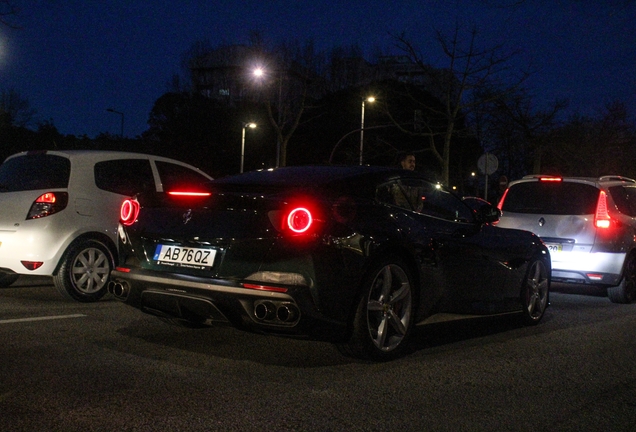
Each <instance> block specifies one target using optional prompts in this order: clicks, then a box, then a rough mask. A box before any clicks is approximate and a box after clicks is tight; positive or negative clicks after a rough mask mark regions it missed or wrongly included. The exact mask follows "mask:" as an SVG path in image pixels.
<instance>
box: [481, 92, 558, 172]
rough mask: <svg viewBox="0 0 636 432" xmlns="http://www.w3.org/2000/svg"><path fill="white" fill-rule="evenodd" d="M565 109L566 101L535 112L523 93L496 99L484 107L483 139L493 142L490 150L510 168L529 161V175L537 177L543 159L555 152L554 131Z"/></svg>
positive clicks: (528, 96)
mask: <svg viewBox="0 0 636 432" xmlns="http://www.w3.org/2000/svg"><path fill="white" fill-rule="evenodd" d="M567 105H568V101H567V100H565V99H559V100H556V101H555V102H554V103H552V104H551V105H550V106H548V107H546V108H545V109H538V108H536V107H535V106H534V103H533V98H532V97H531V95H530V94H529V93H528V92H527V90H525V89H519V90H517V91H516V92H514V93H511V94H508V95H505V96H504V97H501V98H498V99H496V100H495V101H493V103H492V104H488V105H487V106H485V107H484V108H485V111H486V112H487V114H486V117H487V119H486V120H485V122H484V123H485V128H486V135H488V136H489V137H490V139H491V140H492V149H494V150H496V151H497V152H498V153H499V154H500V155H502V156H503V157H504V159H505V160H507V161H508V165H509V166H516V167H523V165H524V161H528V160H529V161H531V163H532V166H531V168H530V170H531V172H532V173H535V174H538V173H540V172H541V171H542V158H543V155H544V154H546V153H547V152H550V151H554V148H555V144H554V136H553V131H554V130H555V129H556V128H557V127H558V121H557V118H558V115H559V113H561V112H562V111H563V110H564V109H565V108H566V107H567ZM522 171H523V170H522ZM507 174H508V175H509V176H515V174H521V173H513V172H508V173H507ZM523 174H525V172H524V173H523Z"/></svg>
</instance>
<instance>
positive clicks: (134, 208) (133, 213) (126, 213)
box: [119, 198, 139, 226]
mask: <svg viewBox="0 0 636 432" xmlns="http://www.w3.org/2000/svg"><path fill="white" fill-rule="evenodd" d="M137 216H139V201H137V200H135V199H132V198H129V199H127V200H125V201H124V202H123V203H122V204H121V209H120V212H119V222H121V224H122V225H125V226H130V225H132V224H134V223H135V221H136V220H137Z"/></svg>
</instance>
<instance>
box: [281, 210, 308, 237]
mask: <svg viewBox="0 0 636 432" xmlns="http://www.w3.org/2000/svg"><path fill="white" fill-rule="evenodd" d="M313 223H314V218H313V216H312V214H311V211H309V210H308V209H306V208H304V207H296V208H293V209H292V210H291V211H290V212H289V214H288V215H287V228H289V229H290V230H292V232H294V233H296V234H303V233H306V232H307V231H309V229H310V228H311V226H312V225H313Z"/></svg>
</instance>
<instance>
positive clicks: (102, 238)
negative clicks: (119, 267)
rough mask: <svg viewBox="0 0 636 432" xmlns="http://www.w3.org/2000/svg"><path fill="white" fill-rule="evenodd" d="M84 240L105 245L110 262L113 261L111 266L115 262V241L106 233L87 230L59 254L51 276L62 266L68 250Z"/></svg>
mask: <svg viewBox="0 0 636 432" xmlns="http://www.w3.org/2000/svg"><path fill="white" fill-rule="evenodd" d="M84 241H96V242H99V243H101V244H102V245H103V246H105V247H106V249H107V250H108V252H109V253H110V258H111V262H112V263H113V267H114V265H115V264H117V246H116V245H115V242H114V241H113V240H112V239H111V238H110V237H109V236H107V235H106V234H104V233H101V232H87V233H84V234H82V235H80V236H78V237H77V238H75V239H74V240H73V241H72V242H71V243H70V244H69V245H68V246H67V247H66V249H65V250H64V253H63V254H62V255H61V257H60V260H59V261H58V263H57V265H56V266H55V271H54V272H53V276H55V275H57V273H58V272H59V270H60V267H61V266H62V263H63V262H64V260H65V259H66V257H67V256H68V253H69V251H70V250H71V249H72V248H74V247H75V246H76V245H78V244H79V243H81V242H84Z"/></svg>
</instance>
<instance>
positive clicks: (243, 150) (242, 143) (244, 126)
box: [241, 123, 256, 173]
mask: <svg viewBox="0 0 636 432" xmlns="http://www.w3.org/2000/svg"><path fill="white" fill-rule="evenodd" d="M255 127H256V123H245V124H244V125H243V133H242V136H241V173H243V161H244V160H245V129H247V128H250V129H254V128H255Z"/></svg>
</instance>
